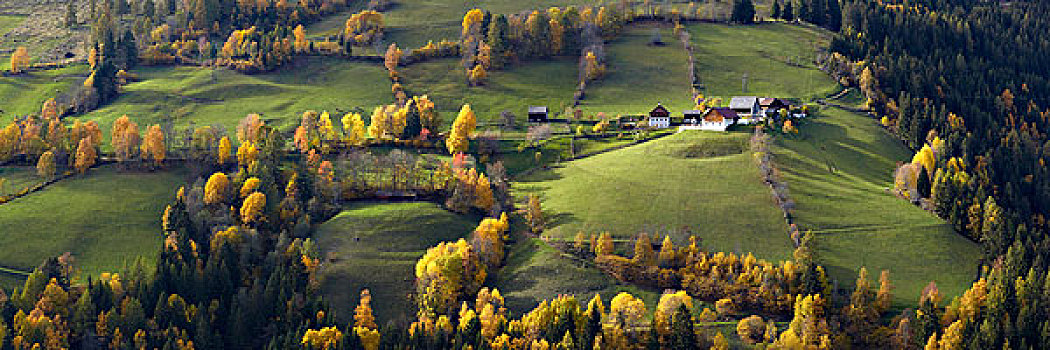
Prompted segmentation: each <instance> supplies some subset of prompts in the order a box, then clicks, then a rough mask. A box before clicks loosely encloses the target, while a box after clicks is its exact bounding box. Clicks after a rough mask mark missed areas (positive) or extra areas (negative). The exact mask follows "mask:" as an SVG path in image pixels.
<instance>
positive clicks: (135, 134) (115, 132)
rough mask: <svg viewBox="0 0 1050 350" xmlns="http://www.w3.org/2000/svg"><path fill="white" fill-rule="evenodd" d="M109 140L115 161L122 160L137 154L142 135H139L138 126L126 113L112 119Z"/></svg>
mask: <svg viewBox="0 0 1050 350" xmlns="http://www.w3.org/2000/svg"><path fill="white" fill-rule="evenodd" d="M110 140H111V143H112V145H113V152H114V153H116V155H117V161H120V162H124V161H127V160H129V159H131V158H133V157H135V155H136V154H138V151H139V145H140V144H141V142H142V137H141V136H139V126H138V124H135V122H133V121H131V119H130V118H128V116H127V115H123V116H121V117H120V118H117V120H115V121H113V128H112V132H111V133H110Z"/></svg>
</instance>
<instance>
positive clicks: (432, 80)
mask: <svg viewBox="0 0 1050 350" xmlns="http://www.w3.org/2000/svg"><path fill="white" fill-rule="evenodd" d="M576 71H577V69H576V60H575V59H572V58H558V59H554V60H551V61H537V62H527V63H525V64H522V65H518V66H514V67H509V68H507V69H504V70H500V71H492V72H489V79H488V82H486V83H485V85H482V86H474V87H471V86H467V81H466V76H465V75H464V70H463V67H462V65H460V62H459V59H452V58H449V59H440V60H433V61H429V62H423V63H417V64H414V65H412V66H409V67H404V68H402V75H403V77H404V78H403V79H404V83H403V84H405V90H406V91H407V92H408V93H409V94H410V95H424V94H425V95H428V96H429V97H430V99H431V100H432V101H434V104H435V108H437V110H438V112H440V113H441V116H442V119H443V121H444V122H445V124H446V125H451V124H452V121H453V120H455V118H456V115H457V114H458V113H459V109H460V108H461V107H462V106H463V105H464V104H467V103H469V104H470V106H471V108H472V109H473V110H474V113H475V114H476V115H477V118H478V121H479V122H481V123H485V122H494V121H498V120H499V116H500V112H502V111H504V110H508V111H510V112H512V113H514V115H515V116H517V120H518V122H519V124H524V123H525V122H526V120H527V119H526V118H527V115H528V114H527V111H528V106H536V105H539V106H548V107H549V108H550V110H551V112H554V113H560V112H561V111H562V110H563V109H564V107H567V106H569V105H570V104H571V103H572V94H573V91H575V90H574V86H575V81H576Z"/></svg>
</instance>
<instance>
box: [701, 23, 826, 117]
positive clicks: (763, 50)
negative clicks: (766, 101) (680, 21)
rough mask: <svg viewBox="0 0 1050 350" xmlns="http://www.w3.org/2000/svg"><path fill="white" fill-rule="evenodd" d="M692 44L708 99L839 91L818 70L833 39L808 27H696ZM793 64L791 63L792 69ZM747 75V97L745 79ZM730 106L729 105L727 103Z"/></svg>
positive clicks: (801, 96) (799, 94) (808, 94)
mask: <svg viewBox="0 0 1050 350" xmlns="http://www.w3.org/2000/svg"><path fill="white" fill-rule="evenodd" d="M686 29H687V30H688V31H689V34H690V36H691V40H692V43H693V50H694V55H695V56H696V69H697V75H698V77H699V81H700V83H701V84H703V85H704V89H702V90H701V92H702V93H703V94H704V95H705V96H709V97H715V96H718V97H723V98H728V97H730V96H734V95H757V96H777V97H794V98H810V97H817V96H820V97H823V96H826V95H828V94H831V93H833V92H835V91H837V90H838V89H839V87H838V84H837V83H836V82H835V81H834V80H833V79H831V78H830V77H828V75H827V74H824V72H821V71H820V70H819V69H817V67H816V66H815V65H814V63H813V61H814V60H815V59H816V55H817V51H818V48H823V47H827V45H828V42H829V40H830V39H829V37H828V34H827V33H825V32H823V31H821V30H818V29H812V28H808V27H802V26H796V25H790V24H784V23H765V24H758V25H752V26H727V25H723V24H712V23H694V24H689V25H687V26H686ZM789 62H790V63H789ZM745 74H747V91H746V92H744V91H742V90H741V88H742V78H743V76H744V75H745ZM725 102H726V103H728V102H729V101H728V99H726V100H725Z"/></svg>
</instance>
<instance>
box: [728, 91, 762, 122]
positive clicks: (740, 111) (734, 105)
mask: <svg viewBox="0 0 1050 350" xmlns="http://www.w3.org/2000/svg"><path fill="white" fill-rule="evenodd" d="M729 108H730V109H732V110H733V112H736V114H737V115H739V116H740V117H742V118H743V117H748V116H752V115H757V114H759V112H761V108H762V107H761V105H760V104H759V103H758V97H755V96H735V97H733V98H732V99H730V100H729Z"/></svg>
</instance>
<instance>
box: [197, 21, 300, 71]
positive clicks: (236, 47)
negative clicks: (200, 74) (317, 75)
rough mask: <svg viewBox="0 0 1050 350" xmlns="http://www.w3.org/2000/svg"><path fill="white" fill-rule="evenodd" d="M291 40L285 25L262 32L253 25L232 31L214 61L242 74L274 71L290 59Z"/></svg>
mask: <svg viewBox="0 0 1050 350" xmlns="http://www.w3.org/2000/svg"><path fill="white" fill-rule="evenodd" d="M294 40H295V38H294V34H293V33H292V30H290V29H289V28H288V27H275V28H274V29H273V30H272V31H269V32H265V33H264V32H262V31H259V30H257V29H256V27H250V28H248V29H242V30H234V31H233V32H231V33H230V37H229V38H227V39H226V43H225V44H223V45H222V50H220V51H219V57H218V58H217V59H216V60H215V64H216V65H222V66H228V67H230V68H233V69H236V70H237V71H240V72H245V73H254V72H262V71H269V70H273V69H275V68H277V67H280V66H281V65H282V64H284V63H285V62H288V61H290V60H291V59H292V53H293V52H294V51H293V49H294V46H293V45H294Z"/></svg>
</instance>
